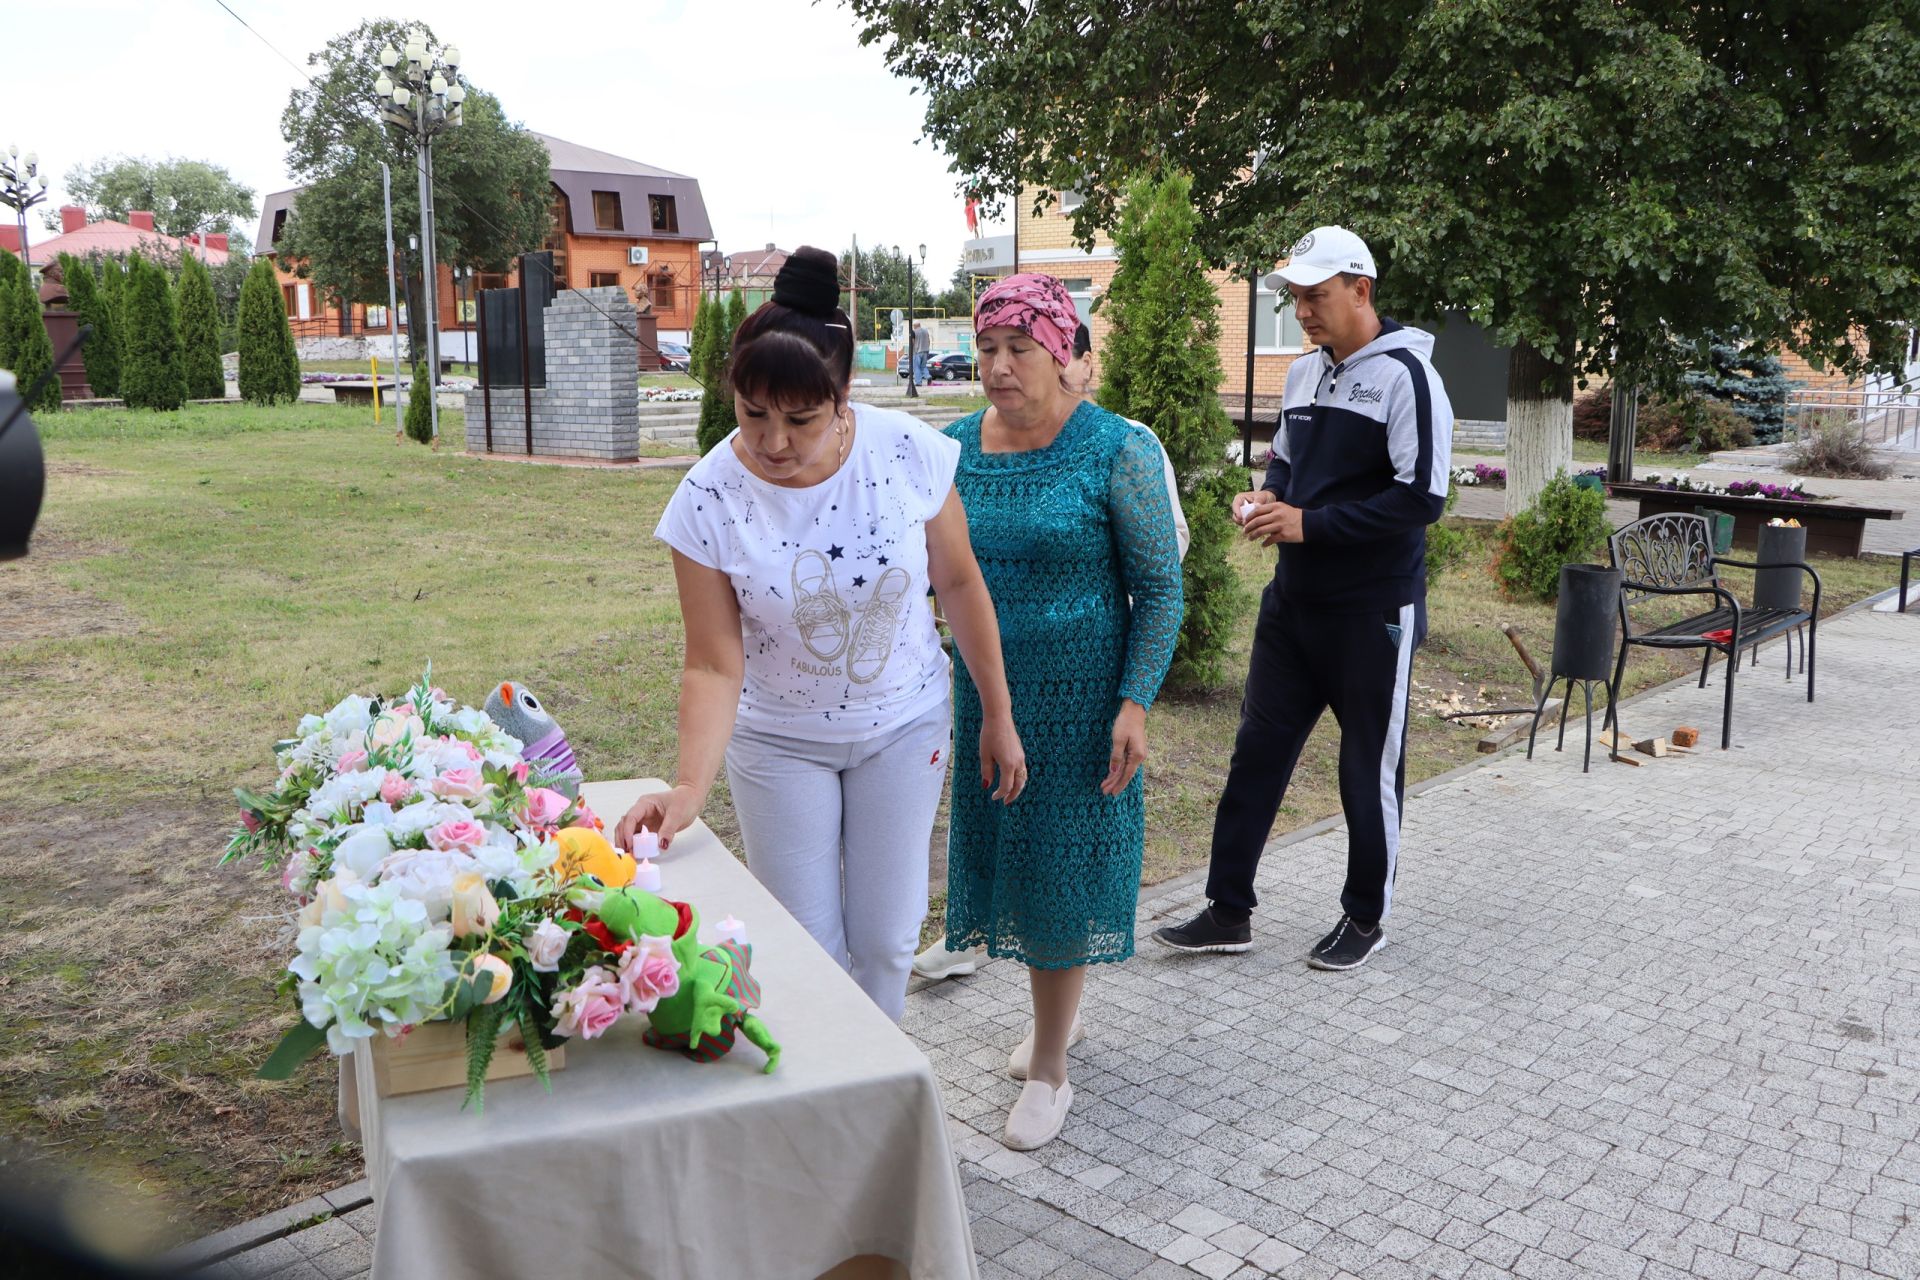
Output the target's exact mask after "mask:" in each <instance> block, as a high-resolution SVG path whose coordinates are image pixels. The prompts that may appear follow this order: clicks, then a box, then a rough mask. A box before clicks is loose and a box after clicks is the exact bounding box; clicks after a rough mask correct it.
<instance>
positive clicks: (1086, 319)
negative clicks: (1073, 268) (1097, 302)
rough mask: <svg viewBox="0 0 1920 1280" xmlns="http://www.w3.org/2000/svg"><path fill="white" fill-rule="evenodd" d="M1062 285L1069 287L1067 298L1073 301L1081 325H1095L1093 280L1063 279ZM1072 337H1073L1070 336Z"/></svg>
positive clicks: (1088, 278) (1081, 277) (1082, 278)
mask: <svg viewBox="0 0 1920 1280" xmlns="http://www.w3.org/2000/svg"><path fill="white" fill-rule="evenodd" d="M1060 283H1061V284H1063V285H1065V286H1066V287H1067V296H1068V297H1070V298H1072V299H1073V309H1074V311H1076V312H1077V313H1079V316H1080V323H1081V324H1084V325H1089V326H1090V325H1092V324H1093V280H1092V278H1091V277H1088V276H1080V277H1074V278H1070V279H1063V280H1062V281H1061V282H1060ZM1069 336H1071V335H1069Z"/></svg>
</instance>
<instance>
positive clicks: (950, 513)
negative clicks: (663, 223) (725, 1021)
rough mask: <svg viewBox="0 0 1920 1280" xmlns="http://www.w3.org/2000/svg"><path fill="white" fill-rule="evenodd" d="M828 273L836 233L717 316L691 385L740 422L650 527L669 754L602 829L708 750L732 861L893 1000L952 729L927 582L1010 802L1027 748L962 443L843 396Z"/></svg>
mask: <svg viewBox="0 0 1920 1280" xmlns="http://www.w3.org/2000/svg"><path fill="white" fill-rule="evenodd" d="M839 292H840V282H839V264H838V262H837V261H836V260H835V259H834V257H833V255H832V254H829V253H827V252H826V251H824V250H821V249H814V248H802V249H800V250H799V251H798V252H796V253H795V254H794V255H793V256H792V257H790V258H789V259H788V260H787V263H786V265H785V266H784V267H782V268H781V270H780V274H779V276H778V278H777V280H776V281H775V284H774V293H773V301H771V302H769V303H767V304H766V305H765V306H763V307H761V308H760V309H759V310H758V311H756V312H754V313H753V315H751V316H749V317H748V318H747V320H746V321H745V323H743V324H742V325H741V326H740V331H739V333H738V334H737V335H735V337H734V340H733V349H732V352H731V354H730V355H729V357H728V368H727V381H728V386H727V388H725V389H722V388H718V387H716V388H712V389H711V390H710V391H709V394H713V395H718V394H725V393H728V392H730V393H731V394H732V396H733V398H734V409H735V414H736V417H737V420H738V423H739V427H738V429H737V430H736V431H735V432H734V433H733V434H732V435H730V436H728V437H727V439H726V440H725V441H723V442H722V443H721V444H719V445H718V446H716V447H715V448H714V449H713V451H712V452H710V453H708V454H707V456H706V457H704V458H702V459H701V460H700V461H699V462H698V463H696V464H695V465H694V467H693V469H692V470H691V471H689V472H688V473H687V476H686V478H685V479H684V480H683V481H681V483H680V487H679V488H678V489H677V490H676V491H675V492H674V495H673V497H672V499H671V500H669V502H668V503H667V509H666V513H665V514H664V515H663V516H662V517H661V519H660V525H659V528H657V529H656V530H655V531H654V536H655V537H657V538H659V539H661V540H662V541H664V542H666V543H667V544H668V545H669V546H670V547H672V548H673V565H674V575H675V579H676V581H677V582H678V585H679V591H680V608H681V612H682V614H683V616H684V621H685V625H686V640H687V649H686V667H685V671H684V675H683V679H682V683H681V688H680V762H679V773H678V775H677V777H676V779H675V786H674V788H673V790H672V791H670V792H666V793H663V794H661V795H655V796H648V797H645V798H643V799H641V800H640V801H638V802H637V803H636V804H635V805H634V806H633V808H632V809H630V810H628V812H627V814H626V816H625V817H624V818H622V819H621V820H620V823H619V826H618V827H617V828H616V831H615V835H616V838H617V839H618V840H619V842H620V844H621V847H623V848H624V847H626V846H627V843H628V841H629V840H630V839H631V837H632V835H633V833H634V832H635V831H636V830H638V829H640V828H642V827H645V828H647V829H649V830H654V831H658V832H659V833H660V839H661V844H662V847H665V846H666V845H668V844H670V843H671V841H672V838H673V836H674V835H675V834H676V833H678V832H680V831H681V830H683V829H685V828H686V827H687V826H688V825H689V824H690V823H691V822H693V820H694V819H695V818H696V817H698V816H699V814H700V810H701V808H702V806H703V805H704V804H705V802H706V797H707V792H708V791H709V789H710V788H711V787H712V785H713V782H714V779H715V777H716V776H717V774H718V773H719V769H720V764H721V761H722V759H723V758H724V760H725V762H726V766H727V781H728V785H729V788H730V790H731V791H732V793H733V804H734V810H735V812H736V813H737V815H738V816H739V820H740V833H741V837H742V839H743V840H744V842H745V844H746V854H747V866H748V867H749V868H750V869H751V870H752V871H753V873H754V875H755V876H757V877H758V878H759V879H760V880H761V881H762V883H764V884H766V886H767V887H768V888H769V889H770V890H772V892H773V894H774V896H775V897H777V898H779V899H780V901H781V903H782V905H784V906H785V907H786V908H787V910H789V911H791V912H792V913H793V915H794V916H795V918H797V919H798V920H799V921H800V923H801V924H802V925H804V926H805V927H806V929H807V931H808V932H809V933H811V934H812V935H813V937H814V939H815V940H816V941H818V942H819V943H820V945H821V946H822V947H824V948H825V949H826V951H827V954H829V955H831V956H832V957H833V958H834V959H835V960H836V961H838V962H839V963H840V964H841V966H842V967H844V968H846V969H847V970H848V971H849V972H850V973H852V975H853V978H854V980H855V981H856V982H858V983H859V984H860V986H861V988H862V989H863V990H865V991H866V993H867V994H868V995H869V996H871V997H872V998H873V1001H874V1003H875V1004H877V1005H879V1006H880V1007H881V1008H882V1009H883V1010H885V1011H886V1013H887V1014H888V1015H889V1016H890V1017H892V1018H894V1019H895V1020H898V1019H899V1017H900V1015H901V1012H902V1010H903V1009H904V1007H905V1003H906V989H907V975H908V968H909V965H910V964H911V962H912V959H913V950H914V946H915V945H916V943H917V942H918V941H919V934H920V923H921V921H922V920H923V919H924V918H925V916H926V911H927V852H928V845H929V842H930V840H931V838H932V834H933V823H934V815H935V812H936V811H937V810H938V808H939V805H940V796H941V791H942V789H943V787H944V785H945V781H946V772H947V757H948V755H949V753H950V750H951V749H952V747H953V743H952V718H951V704H950V700H949V693H950V684H951V682H950V675H949V663H948V659H947V656H946V653H945V652H944V650H943V649H942V648H941V645H940V637H939V634H938V632H937V631H936V630H935V627H934V620H933V611H932V608H931V607H930V605H929V603H928V599H927V593H928V590H929V588H930V587H931V589H932V590H934V591H936V592H938V593H939V597H940V604H941V607H942V608H943V609H944V611H945V615H946V620H947V625H948V627H949V629H950V630H951V631H952V632H953V636H954V640H955V642H956V643H958V645H959V646H960V652H961V654H962V656H963V657H964V658H965V659H966V662H967V667H968V670H969V671H970V672H972V673H973V674H974V678H975V680H976V681H978V682H979V683H980V687H981V692H982V701H983V703H991V705H989V706H986V708H985V709H986V717H985V721H984V723H983V725H982V728H981V732H980V742H979V744H978V745H979V759H980V780H981V785H982V786H983V787H995V788H996V789H995V790H994V793H993V794H994V798H995V799H996V800H999V801H1001V802H1003V803H1008V804H1011V803H1012V802H1013V800H1014V799H1015V797H1017V796H1018V795H1019V794H1020V792H1021V790H1022V788H1024V787H1025V785H1026V778H1027V769H1026V759H1025V756H1024V754H1023V753H1022V750H1021V746H1020V738H1019V734H1018V733H1017V732H1016V731H1015V729H1014V724H1013V711H1012V706H1011V703H1010V701H1009V698H1008V696H1007V682H1006V674H1005V668H1004V666H1003V663H1002V660H1001V654H1000V629H999V625H998V623H997V621H996V619H995V617H994V612H993V601H992V600H991V599H990V598H989V596H988V594H987V587H986V583H985V581H984V579H983V578H982V577H981V574H980V567H979V565H978V564H977V563H976V562H975V560H974V556H973V549H972V545H971V543H970V542H969V540H968V536H967V519H966V514H965V512H964V511H963V510H962V509H961V506H960V499H959V497H958V496H957V495H956V494H955V492H954V487H953V477H954V470H955V468H956V466H957V465H958V462H959V455H960V448H959V445H958V443H957V442H955V441H953V440H950V439H948V438H947V437H946V436H945V435H943V434H942V433H940V432H938V431H935V430H934V429H932V428H931V427H928V426H926V425H925V424H923V423H921V422H920V421H919V420H918V419H916V418H913V417H911V416H909V415H907V414H904V413H900V412H897V411H894V410H889V409H879V408H875V407H873V406H871V405H865V404H855V403H851V402H850V401H849V400H848V395H847V392H848V387H849V385H850V383H851V380H852V374H853V332H852V328H851V325H850V323H849V322H848V320H847V317H846V315H845V314H844V313H843V312H841V311H840V310H839V305H838V304H839ZM996 775H997V776H996ZM996 783H997V787H996Z"/></svg>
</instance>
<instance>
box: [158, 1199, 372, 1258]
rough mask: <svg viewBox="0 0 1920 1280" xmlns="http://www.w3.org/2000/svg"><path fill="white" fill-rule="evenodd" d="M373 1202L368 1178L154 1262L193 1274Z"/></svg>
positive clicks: (181, 1248) (200, 1240) (230, 1229)
mask: <svg viewBox="0 0 1920 1280" xmlns="http://www.w3.org/2000/svg"><path fill="white" fill-rule="evenodd" d="M372 1203H373V1188H372V1186H371V1185H369V1184H368V1182H367V1180H366V1179H365V1178H362V1179H360V1180H359V1181H358V1182H349V1183H348V1184H347V1185H346V1186H344V1187H335V1188H334V1189H333V1190H332V1191H323V1192H321V1193H320V1194H319V1195H317V1196H314V1197H313V1198H312V1199H310V1200H302V1201H301V1202H300V1203H299V1204H295V1205H289V1206H287V1207H286V1208H284V1209H278V1210H275V1211H274V1212H272V1213H269V1214H267V1215H265V1216H264V1217H259V1218H255V1219H254V1220H253V1221H252V1222H243V1223H241V1224H240V1225H239V1226H237V1227H228V1228H227V1229H226V1230H225V1231H216V1232H215V1233H214V1234H212V1235H210V1236H203V1237H201V1238H200V1239H198V1240H195V1241H192V1242H190V1243H188V1244H183V1245H181V1246H180V1247H179V1248H177V1249H173V1250H171V1251H169V1252H167V1253H164V1254H162V1255H161V1256H160V1257H159V1258H157V1259H155V1262H156V1263H157V1265H159V1266H160V1267H163V1268H165V1269H167V1270H172V1271H193V1270H197V1269H199V1268H201V1267H210V1266H212V1265H213V1264H214V1263H216V1262H219V1261H220V1260H221V1259H223V1258H230V1257H232V1256H233V1255H234V1254H236V1253H245V1252H246V1251H247V1250H249V1249H257V1248H259V1247H260V1246H261V1245H263V1244H266V1243H267V1242H268V1241H271V1240H278V1239H280V1238H281V1237H283V1236H288V1235H292V1234H293V1233H294V1231H295V1230H296V1229H301V1228H305V1227H308V1226H311V1225H313V1224H314V1223H315V1222H320V1221H324V1220H325V1219H327V1218H337V1217H339V1216H340V1215H341V1214H343V1213H351V1212H352V1211H353V1210H355V1209H361V1208H364V1207H366V1206H367V1205H370V1204H372Z"/></svg>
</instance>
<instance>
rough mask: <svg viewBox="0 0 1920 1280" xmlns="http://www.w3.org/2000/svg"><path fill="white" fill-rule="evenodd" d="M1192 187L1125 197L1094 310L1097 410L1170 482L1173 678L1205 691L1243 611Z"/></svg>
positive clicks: (1144, 189) (1153, 188) (1154, 188)
mask: <svg viewBox="0 0 1920 1280" xmlns="http://www.w3.org/2000/svg"><path fill="white" fill-rule="evenodd" d="M1192 191H1193V185H1192V182H1191V180H1190V179H1188V178H1187V177H1186V175H1184V174H1171V175H1169V176H1167V177H1165V178H1162V179H1155V178H1153V177H1151V176H1142V177H1141V178H1139V179H1137V180H1136V181H1135V182H1134V184H1133V186H1132V188H1131V189H1130V190H1129V192H1128V194H1127V200H1126V202H1125V205H1124V212H1123V214H1122V216H1121V220H1120V226H1119V229H1118V230H1117V231H1116V232H1115V234H1114V245H1115V248H1116V250H1117V252H1118V254H1119V269H1118V270H1117V271H1115V273H1114V277H1113V284H1112V286H1111V287H1110V288H1109V289H1108V290H1107V295H1106V298H1105V300H1104V301H1103V302H1102V303H1101V310H1102V312H1103V313H1104V314H1105V316H1106V318H1107V325H1108V328H1107V337H1106V343H1105V345H1104V346H1102V348H1101V351H1100V369H1101V377H1100V404H1101V406H1102V407H1103V408H1107V409H1111V410H1113V411H1114V412H1115V413H1117V414H1120V415H1121V416H1122V417H1127V418H1133V419H1135V420H1136V421H1139V422H1144V423H1146V424H1147V426H1148V427H1149V428H1151V429H1152V430H1153V432H1154V434H1156V435H1158V436H1159V437H1160V442H1161V444H1162V445H1164V446H1165V448H1166V451H1167V457H1168V458H1169V459H1170V460H1171V461H1172V463H1173V473H1174V476H1175V477H1176V478H1177V480H1178V482H1179V486H1180V497H1181V504H1182V506H1184V507H1185V508H1186V513H1187V525H1188V528H1189V530H1190V531H1191V533H1192V542H1191V543H1190V545H1189V546H1188V549H1187V558H1186V561H1185V562H1184V564H1183V565H1182V576H1183V578H1184V584H1183V585H1184V588H1185V592H1186V601H1187V606H1186V616H1185V618H1184V619H1183V620H1182V622H1181V626H1180V643H1179V646H1178V647H1177V648H1176V649H1175V650H1174V657H1173V662H1174V665H1173V678H1174V681H1175V682H1176V683H1177V684H1183V685H1188V686H1206V685H1216V684H1219V683H1220V682H1221V680H1222V679H1224V678H1225V675H1226V655H1227V645H1228V642H1229V640H1230V638H1231V636H1232V634H1233V630H1234V626H1235V624H1236V623H1237V622H1238V621H1239V619H1240V615H1241V614H1242V612H1244V610H1245V608H1246V604H1247V597H1246V592H1245V590H1244V589H1242V587H1241V586H1240V582H1239V579H1238V578H1237V577H1236V576H1235V574H1234V571H1233V567H1232V565H1230V564H1229V563H1228V561H1227V552H1228V548H1229V547H1230V546H1231V545H1232V542H1233V532H1234V526H1233V521H1232V519H1231V518H1230V517H1229V516H1228V514H1227V507H1228V504H1229V503H1230V502H1231V501H1232V498H1233V495H1234V494H1235V493H1236V492H1238V491H1239V489H1240V488H1241V487H1242V485H1241V483H1240V481H1239V479H1238V477H1235V476H1231V475H1228V474H1227V473H1226V468H1225V467H1224V466H1223V464H1222V459H1224V458H1225V456H1226V446H1227V440H1228V438H1229V437H1230V436H1231V435H1232V434H1233V428H1232V424H1230V423H1229V422H1228V421H1227V415H1226V411H1225V410H1223V409H1222V408H1221V407H1220V394H1219V391H1220V376H1221V373H1220V345H1219V339H1220V314H1219V313H1220V307H1219V299H1218V297H1217V296H1216V294H1215V292H1214V287H1213V282H1212V281H1211V280H1209V279H1208V277H1207V263H1206V258H1205V255H1204V254H1203V253H1202V252H1201V250H1200V243H1199V240H1198V239H1197V232H1198V229H1199V218H1198V217H1197V216H1196V215H1195V213H1194V211H1193V200H1192Z"/></svg>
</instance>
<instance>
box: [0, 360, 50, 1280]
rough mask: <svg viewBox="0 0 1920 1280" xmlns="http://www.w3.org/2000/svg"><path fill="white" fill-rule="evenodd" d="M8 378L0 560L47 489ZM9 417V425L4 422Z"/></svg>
mask: <svg viewBox="0 0 1920 1280" xmlns="http://www.w3.org/2000/svg"><path fill="white" fill-rule="evenodd" d="M11 381H12V379H11V378H10V377H9V378H7V379H5V385H0V560H17V559H19V558H20V557H21V556H24V555H25V554H27V540H28V539H29V538H31V537H32V536H33V524H34V521H35V520H37V519H38V518H39V516H40V500H41V498H43V497H44V496H45V494H46V488H47V466H46V459H45V457H44V456H43V455H42V454H41V452H40V432H39V430H38V429H36V428H35V427H34V425H33V415H32V414H30V413H28V412H27V411H26V406H25V405H24V404H22V403H21V400H20V397H19V395H18V394H17V393H16V392H15V391H14V389H13V387H12V385H11ZM16 415H17V416H16ZM9 419H11V420H12V424H13V425H12V426H7V425H6V423H7V422H8V420H9ZM0 1274H5V1273H4V1272H0Z"/></svg>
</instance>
